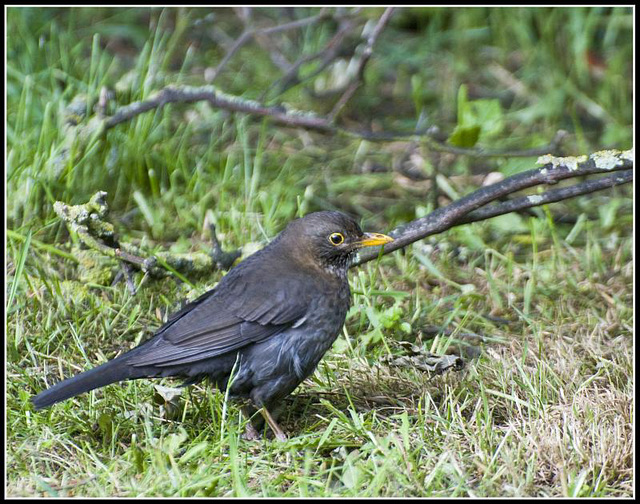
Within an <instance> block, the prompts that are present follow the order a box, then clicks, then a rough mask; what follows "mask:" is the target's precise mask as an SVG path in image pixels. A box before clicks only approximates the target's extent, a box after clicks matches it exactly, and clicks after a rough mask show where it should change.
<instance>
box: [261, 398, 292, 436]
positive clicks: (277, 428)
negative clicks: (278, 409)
mask: <svg viewBox="0 0 640 504" xmlns="http://www.w3.org/2000/svg"><path fill="white" fill-rule="evenodd" d="M260 413H262V416H263V417H264V419H265V420H266V421H267V423H268V424H269V427H271V430H272V431H273V433H274V434H275V436H276V439H277V440H278V441H286V440H287V435H286V434H285V433H284V431H283V430H282V429H281V428H280V426H279V425H278V423H277V422H276V421H275V420H274V419H273V417H272V416H271V413H269V410H268V409H267V408H265V407H264V406H263V407H262V408H260Z"/></svg>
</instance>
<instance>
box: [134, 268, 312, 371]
mask: <svg viewBox="0 0 640 504" xmlns="http://www.w3.org/2000/svg"><path fill="white" fill-rule="evenodd" d="M292 284H293V285H292ZM300 285H301V284H300V283H299V282H293V283H291V282H288V283H284V282H282V281H278V280H276V281H275V285H274V282H271V284H270V285H268V284H266V283H264V282H259V281H256V279H255V278H254V279H252V280H251V281H249V282H244V281H242V280H241V279H238V280H237V281H235V282H233V283H231V284H227V285H224V286H222V285H221V286H220V287H223V288H222V289H218V288H216V289H215V290H214V291H212V292H209V293H207V294H205V295H203V296H201V297H200V298H198V299H196V300H195V301H194V302H192V303H190V304H189V305H187V306H186V307H185V308H183V309H182V310H181V311H180V312H178V313H177V314H175V315H174V316H172V317H171V318H170V319H169V321H168V322H167V323H166V324H165V325H164V326H163V327H161V328H160V330H159V331H158V332H157V333H156V335H155V336H154V337H153V338H152V339H151V340H149V341H148V342H147V343H146V344H144V345H145V348H144V351H140V352H138V353H137V354H136V355H133V356H132V357H131V360H130V361H129V363H130V364H131V365H133V366H176V365H181V364H186V363H190V362H196V361H200V360H204V359H209V358H212V357H216V356H218V355H221V354H224V353H226V352H230V351H232V350H237V349H238V348H241V347H243V346H246V345H248V344H250V343H255V342H258V341H262V340H264V339H266V338H268V337H270V336H274V335H275V334H278V333H280V332H282V331H284V330H285V329H287V328H289V327H291V326H294V325H295V324H296V323H299V322H300V321H301V320H302V319H303V318H304V317H305V315H306V313H307V310H308V307H309V305H310V302H311V300H310V292H309V290H308V289H302V288H300V287H298V288H296V286H300ZM141 350H142V349H141Z"/></svg>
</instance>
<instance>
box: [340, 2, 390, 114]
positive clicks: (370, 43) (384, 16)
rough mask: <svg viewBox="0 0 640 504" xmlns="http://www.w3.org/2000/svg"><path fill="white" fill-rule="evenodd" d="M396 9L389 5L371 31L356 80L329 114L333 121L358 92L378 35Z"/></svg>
mask: <svg viewBox="0 0 640 504" xmlns="http://www.w3.org/2000/svg"><path fill="white" fill-rule="evenodd" d="M394 10H395V8H394V7H387V8H386V9H385V11H384V12H383V13H382V16H380V19H378V23H377V24H376V26H375V28H374V29H373V31H372V32H371V35H370V36H369V38H368V39H367V44H366V45H365V47H364V50H363V51H362V56H361V57H360V63H359V65H358V70H357V72H356V80H355V81H354V82H352V83H351V84H350V85H349V87H348V88H347V90H346V91H345V92H344V94H343V95H342V96H341V97H340V99H339V100H338V102H337V103H336V104H335V106H334V107H333V110H332V111H331V113H330V114H329V118H330V119H331V121H332V122H333V121H335V120H336V119H337V117H338V115H340V112H341V111H342V109H343V108H344V106H345V105H346V104H347V102H348V101H349V100H350V99H351V97H352V96H353V94H354V93H355V92H356V90H357V89H358V88H359V87H360V86H361V85H362V83H363V82H364V69H365V67H366V66H367V63H368V61H369V58H371V55H372V54H373V46H374V45H375V43H376V40H378V37H379V36H380V34H381V33H382V30H383V29H384V27H385V26H386V24H387V23H388V22H389V19H391V16H392V15H393V11H394Z"/></svg>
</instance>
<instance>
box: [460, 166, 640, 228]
mask: <svg viewBox="0 0 640 504" xmlns="http://www.w3.org/2000/svg"><path fill="white" fill-rule="evenodd" d="M632 180H633V170H632V169H629V170H623V171H621V172H620V173H614V174H611V175H607V176H604V177H600V178H597V179H594V180H587V181H586V182H581V183H579V184H575V185H572V186H569V187H562V188H559V189H550V190H549V191H545V192H543V193H542V194H533V195H531V196H523V197H521V198H516V199H512V200H510V201H505V202H503V203H499V204H497V205H491V206H489V207H485V208H481V209H479V210H476V211H474V212H471V213H470V214H469V215H467V216H466V217H464V218H463V219H461V220H460V221H458V222H457V223H456V226H459V225H461V224H469V223H470V222H477V221H481V220H486V219H490V218H491V217H497V216H498V215H504V214H507V213H510V212H519V211H521V210H526V209H527V208H533V207H536V206H540V205H546V204H547V203H555V202H557V201H562V200H566V199H569V198H575V197H576V196H582V195H583V194H589V193H592V192H596V191H601V190H603V189H609V188H611V187H616V186H619V185H622V184H627V183H629V182H631V181H632Z"/></svg>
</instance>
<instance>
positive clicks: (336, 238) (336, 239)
mask: <svg viewBox="0 0 640 504" xmlns="http://www.w3.org/2000/svg"><path fill="white" fill-rule="evenodd" d="M329 241H330V242H331V243H333V244H334V245H340V244H341V243H342V242H343V241H344V236H342V234H340V233H331V235H329Z"/></svg>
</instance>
